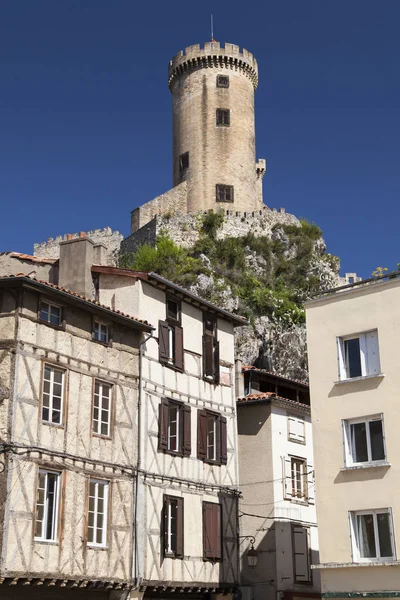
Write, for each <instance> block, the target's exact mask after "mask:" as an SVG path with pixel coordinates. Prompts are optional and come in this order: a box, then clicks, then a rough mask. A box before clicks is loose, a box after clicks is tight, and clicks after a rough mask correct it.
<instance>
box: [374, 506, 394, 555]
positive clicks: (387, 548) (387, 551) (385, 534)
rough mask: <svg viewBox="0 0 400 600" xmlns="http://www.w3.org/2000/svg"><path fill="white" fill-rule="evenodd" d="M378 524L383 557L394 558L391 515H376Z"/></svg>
mask: <svg viewBox="0 0 400 600" xmlns="http://www.w3.org/2000/svg"><path fill="white" fill-rule="evenodd" d="M376 518H377V522H378V537H379V549H380V555H381V557H391V556H393V550H392V542H391V538H390V523H389V513H380V514H377V515H376Z"/></svg>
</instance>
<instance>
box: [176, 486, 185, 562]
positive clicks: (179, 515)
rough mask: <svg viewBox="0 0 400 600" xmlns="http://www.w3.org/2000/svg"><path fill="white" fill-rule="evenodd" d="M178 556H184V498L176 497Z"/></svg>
mask: <svg viewBox="0 0 400 600" xmlns="http://www.w3.org/2000/svg"><path fill="white" fill-rule="evenodd" d="M176 510H177V515H176V556H179V557H183V549H184V546H183V530H184V521H183V498H176Z"/></svg>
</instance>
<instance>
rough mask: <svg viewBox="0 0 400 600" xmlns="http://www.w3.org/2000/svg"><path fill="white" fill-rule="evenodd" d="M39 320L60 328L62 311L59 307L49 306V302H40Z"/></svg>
mask: <svg viewBox="0 0 400 600" xmlns="http://www.w3.org/2000/svg"><path fill="white" fill-rule="evenodd" d="M39 319H40V320H41V321H44V322H45V323H50V325H56V326H58V327H60V326H61V325H62V309H61V306H57V305H56V304H50V302H43V301H42V302H40V306H39Z"/></svg>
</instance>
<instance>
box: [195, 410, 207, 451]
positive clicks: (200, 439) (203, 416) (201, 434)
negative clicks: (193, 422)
mask: <svg viewBox="0 0 400 600" xmlns="http://www.w3.org/2000/svg"><path fill="white" fill-rule="evenodd" d="M197 414H198V416H197V458H199V459H200V460H205V458H206V456H207V413H205V412H204V411H203V410H199V411H198V413H197Z"/></svg>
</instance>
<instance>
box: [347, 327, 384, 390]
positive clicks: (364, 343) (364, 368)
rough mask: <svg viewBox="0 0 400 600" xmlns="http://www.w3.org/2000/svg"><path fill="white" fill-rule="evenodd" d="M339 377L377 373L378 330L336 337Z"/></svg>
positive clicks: (348, 377) (349, 377)
mask: <svg viewBox="0 0 400 600" xmlns="http://www.w3.org/2000/svg"><path fill="white" fill-rule="evenodd" d="M337 345H338V361H339V379H340V380H342V381H343V380H346V379H353V378H354V377H366V376H373V375H379V373H380V361H379V346H378V332H377V331H376V330H375V331H369V332H367V333H361V334H359V335H354V336H346V337H342V338H337Z"/></svg>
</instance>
